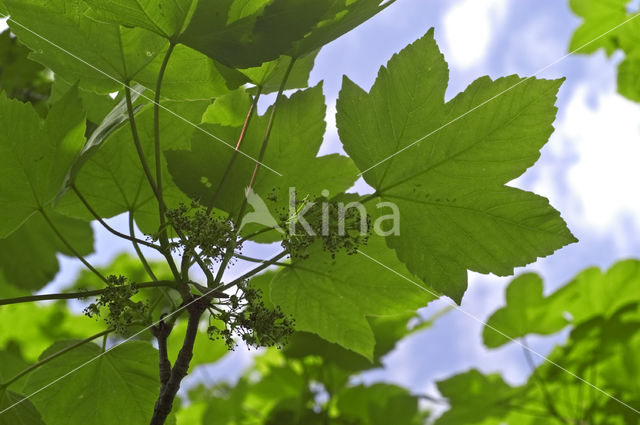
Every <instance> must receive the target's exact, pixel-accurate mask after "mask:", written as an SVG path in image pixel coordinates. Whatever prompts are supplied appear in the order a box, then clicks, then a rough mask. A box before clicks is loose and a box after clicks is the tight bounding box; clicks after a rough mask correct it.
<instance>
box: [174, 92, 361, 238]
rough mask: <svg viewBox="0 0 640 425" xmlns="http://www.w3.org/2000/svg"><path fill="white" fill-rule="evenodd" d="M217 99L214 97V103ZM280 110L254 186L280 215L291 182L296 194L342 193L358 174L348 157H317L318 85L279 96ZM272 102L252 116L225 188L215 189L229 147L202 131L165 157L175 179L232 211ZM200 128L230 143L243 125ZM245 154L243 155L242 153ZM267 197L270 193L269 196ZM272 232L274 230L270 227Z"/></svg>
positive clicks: (321, 111) (206, 201) (320, 131)
mask: <svg viewBox="0 0 640 425" xmlns="http://www.w3.org/2000/svg"><path fill="white" fill-rule="evenodd" d="M214 105H215V103H214ZM277 108H278V114H277V117H276V119H275V121H274V124H273V128H272V131H271V137H270V139H269V147H268V149H267V151H266V155H265V156H264V160H263V161H262V163H264V164H265V165H267V166H268V167H270V168H271V169H272V170H275V171H278V172H280V173H281V174H283V175H282V176H279V175H277V174H276V173H274V172H273V171H271V170H267V169H265V168H264V167H261V169H260V172H259V173H258V174H257V176H256V178H255V181H254V184H253V191H254V192H255V193H256V194H257V195H258V196H260V197H261V198H262V201H263V203H264V205H265V208H268V211H269V212H270V214H271V216H272V217H275V218H277V217H279V215H280V214H281V210H282V208H285V209H286V208H288V206H289V188H290V187H293V188H295V190H296V192H297V196H298V197H299V199H303V198H304V197H305V196H309V197H310V198H312V199H314V198H316V197H319V196H320V195H321V193H322V191H323V190H328V191H330V192H331V193H334V194H335V193H340V192H343V191H345V190H347V189H348V188H349V187H350V186H351V185H352V184H353V182H354V181H355V180H356V176H355V174H356V170H355V168H354V166H353V164H352V162H351V160H350V159H349V158H346V157H344V156H340V155H337V154H333V155H327V156H322V157H316V156H317V154H318V150H319V149H320V145H321V144H322V139H323V135H324V131H325V122H324V117H325V109H326V106H325V104H324V96H323V95H322V86H320V85H318V86H316V87H314V88H311V89H307V90H304V91H300V92H297V93H295V94H293V95H292V96H291V97H290V98H281V99H280V101H279V102H278V106H277ZM271 110H272V108H269V110H267V112H266V114H265V115H263V116H254V117H253V120H252V122H251V125H250V126H249V128H248V130H247V133H246V135H245V138H244V141H243V142H242V146H241V147H240V150H241V151H242V152H243V153H244V155H241V154H238V156H237V158H236V160H235V162H234V163H233V167H231V168H230V172H229V174H228V176H227V178H226V179H225V180H224V185H225V186H224V190H221V191H220V192H219V193H218V196H217V197H215V200H214V195H215V194H216V192H217V188H218V187H219V186H220V184H221V182H223V179H224V175H225V171H226V169H227V164H228V163H229V162H230V161H231V158H232V156H233V155H234V150H233V148H229V146H225V145H224V144H222V143H219V142H217V141H214V140H211V139H210V136H208V135H207V134H204V133H194V137H193V140H192V143H191V150H169V151H167V152H166V153H165V154H166V157H167V161H168V164H169V171H170V172H171V175H172V177H173V180H174V181H175V183H176V185H177V186H178V187H179V188H180V189H181V190H182V191H183V192H184V193H186V194H187V195H189V196H190V197H191V198H192V199H195V200H198V201H199V202H200V203H201V204H203V205H207V206H208V205H212V201H214V202H213V206H214V207H216V208H218V209H220V210H222V211H226V212H228V213H230V214H233V215H234V218H235V214H237V212H238V211H239V209H240V206H241V205H242V203H243V201H244V197H245V193H246V188H247V187H248V186H249V183H250V182H251V178H252V175H253V170H254V168H255V161H253V160H252V159H250V158H258V157H259V156H260V149H261V146H262V143H263V140H264V134H265V130H266V128H267V125H268V122H269V115H270V113H271ZM204 128H205V129H206V130H208V131H209V132H211V133H212V134H216V135H218V136H219V137H221V138H222V139H223V140H225V141H227V142H229V143H236V141H237V140H238V138H239V135H240V133H241V131H242V127H222V126H218V125H205V126H204ZM245 155H247V156H248V157H247V156H245ZM268 198H271V199H273V201H269V200H268ZM272 233H273V232H272Z"/></svg>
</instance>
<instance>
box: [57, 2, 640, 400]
mask: <svg viewBox="0 0 640 425" xmlns="http://www.w3.org/2000/svg"><path fill="white" fill-rule="evenodd" d="M398 22H402V25H397V23H398ZM432 26H433V27H435V28H436V33H435V37H436V40H437V41H438V43H439V45H440V47H441V49H442V50H443V53H444V55H445V57H446V59H447V60H448V62H449V64H450V68H451V82H450V85H449V88H448V91H447V98H450V97H451V96H452V95H454V94H456V93H458V92H459V91H460V90H462V89H463V88H464V87H466V86H467V85H468V84H469V83H470V82H471V81H473V80H474V79H475V78H477V77H478V76H480V75H484V74H489V75H491V76H492V77H498V76H501V75H508V74H511V73H518V74H520V75H531V74H533V73H534V72H535V71H537V70H538V69H540V68H542V67H544V66H546V65H548V64H549V63H551V62H553V61H554V60H556V59H557V58H559V57H561V56H562V55H563V54H564V53H565V52H566V49H567V46H568V40H569V37H570V34H571V32H572V31H573V30H574V28H575V27H576V26H577V19H576V18H575V17H573V16H572V15H571V13H570V12H569V10H568V5H567V4H566V3H565V2H558V1H557V0H543V1H535V2H534V1H529V0H527V1H521V2H517V3H516V2H508V1H506V0H459V1H455V2H451V1H444V0H439V1H430V2H429V5H428V6H425V2H424V1H423V0H402V1H399V2H398V3H397V4H395V5H394V6H393V7H391V8H389V9H388V10H387V11H386V12H385V13H383V14H382V15H380V16H378V17H376V18H374V19H373V20H372V21H371V22H369V23H367V24H365V25H364V26H363V27H361V28H359V29H357V30H356V31H354V32H353V33H351V34H349V35H347V36H346V37H345V38H343V39H341V40H339V41H337V42H335V43H333V44H332V45H330V46H328V47H327V48H325V49H324V50H323V52H322V53H321V54H320V56H319V58H318V60H317V62H316V68H315V69H314V72H313V74H312V84H313V83H314V80H315V81H317V80H321V79H323V80H325V84H324V91H325V95H326V96H327V100H328V102H329V105H330V107H329V117H328V121H329V135H328V137H327V140H326V143H325V146H324V148H323V153H324V152H328V151H332V150H333V149H335V140H336V139H335V136H333V137H332V135H331V133H332V130H333V132H334V135H335V127H333V129H332V124H333V123H332V113H331V112H332V108H331V104H332V102H334V101H335V98H336V96H337V90H338V89H339V87H340V84H341V79H340V77H341V74H343V73H345V74H347V75H348V76H349V77H350V78H351V79H352V80H354V81H355V82H356V83H358V84H359V85H361V86H362V87H364V88H367V89H368V87H369V85H370V84H371V83H372V82H373V79H374V78H375V74H376V73H377V69H378V66H379V65H381V64H383V63H385V62H386V61H387V60H388V58H389V57H390V56H391V54H392V53H394V52H397V51H398V50H400V49H401V48H402V47H404V46H405V45H406V44H408V43H410V42H412V41H414V40H415V39H416V38H418V37H420V36H421V35H422V34H423V33H424V31H425V29H427V28H429V27H432ZM616 60H619V59H617V58H615V57H614V58H613V59H606V58H605V57H604V55H602V54H598V55H595V56H593V57H577V58H570V59H568V60H566V61H565V62H563V63H561V64H559V65H558V66H556V67H553V68H551V69H549V70H548V71H547V72H545V73H544V74H543V75H542V76H543V77H547V78H557V77H560V76H566V77H567V82H566V83H565V85H564V86H563V88H562V89H561V91H560V98H559V102H558V106H559V109H560V113H559V115H558V120H557V121H556V133H555V134H554V135H553V136H552V139H551V141H550V143H549V144H548V145H547V147H545V148H544V149H543V151H542V158H541V160H540V161H539V162H538V164H537V165H536V167H534V169H533V170H531V171H530V172H529V173H528V174H527V175H526V177H525V178H523V179H521V180H519V181H518V182H516V183H515V184H516V185H517V186H518V187H522V188H525V189H529V190H533V191H535V192H537V193H541V194H543V195H545V196H547V197H549V198H550V199H551V201H552V204H553V205H554V206H555V207H556V208H558V209H559V210H560V211H562V212H563V216H564V218H565V219H566V220H567V221H568V222H569V223H571V228H572V230H573V231H574V233H575V234H576V236H577V237H578V238H579V239H581V241H582V243H581V244H578V245H573V246H571V247H569V248H566V249H565V250H563V251H561V252H560V253H558V254H556V255H555V256H554V257H551V258H549V259H546V260H542V261H540V262H538V263H537V264H536V265H535V266H534V268H535V269H538V270H541V271H542V272H543V274H544V276H545V278H546V279H545V280H546V282H548V283H549V284H550V285H551V286H554V285H558V284H561V283H564V282H565V281H566V280H567V278H569V277H571V276H572V275H573V274H575V272H577V271H578V270H580V269H582V268H584V267H586V266H589V265H593V264H597V265H602V266H607V265H609V264H611V263H612V262H613V261H614V260H615V259H618V258H621V257H624V256H632V255H633V254H636V255H637V254H638V253H639V252H640V241H639V240H638V239H634V238H633V234H634V233H635V234H637V232H634V230H638V229H639V228H640V223H639V222H638V221H636V219H637V217H640V214H638V213H639V212H640V201H639V200H638V199H640V198H638V197H634V196H629V194H632V193H634V191H635V190H636V188H635V187H634V185H633V183H634V182H637V181H640V176H638V175H637V174H634V173H638V171H634V170H637V167H634V165H635V161H634V159H635V158H638V156H639V155H638V154H640V144H639V143H638V135H639V134H640V128H638V126H637V124H635V123H637V122H638V121H637V117H638V116H640V114H639V112H640V109H639V108H638V107H637V106H636V105H634V104H632V103H630V102H628V101H626V100H623V99H622V98H621V97H620V96H618V95H616V94H615V66H614V63H615V62H616ZM612 129H613V131H614V132H613V133H612ZM603 140H606V141H607V143H606V144H603ZM594 170H598V171H597V172H594ZM634 216H635V217H636V218H634ZM100 234H101V232H99V233H98V243H97V251H98V252H105V251H103V248H107V249H106V252H113V253H115V252H116V251H118V249H119V248H118V247H117V246H106V245H105V241H106V240H109V242H111V241H112V239H110V238H109V239H106V238H101V237H100ZM108 260H109V258H107V256H106V255H105V256H104V257H101V258H97V259H95V261H96V262H98V263H105V264H106V263H107V262H108ZM74 269H75V265H72V263H70V262H68V261H65V262H64V263H63V272H62V273H61V275H60V276H59V279H58V281H59V282H64V281H68V280H69V276H70V275H72V274H73V270H74ZM472 279H473V280H475V282H474V284H473V285H471V290H470V292H469V293H468V295H467V298H466V300H465V303H464V305H463V307H464V308H466V309H469V310H471V311H472V312H473V313H474V314H477V315H479V316H480V317H486V315H487V314H488V313H489V312H491V311H493V310H495V309H496V308H497V307H498V306H499V305H501V304H502V302H503V301H502V299H503V287H504V285H505V284H506V283H507V282H508V281H509V279H506V278H505V279H497V278H490V277H484V276H483V277H472ZM452 335H455V337H453V338H452V337H451V336H452ZM444 336H448V338H444V339H443V337H444ZM436 340H438V341H439V343H438V347H437V349H434V348H428V347H433V344H432V342H433V341H436ZM536 345H539V346H540V347H542V348H543V349H544V347H545V346H548V344H546V343H545V342H544V341H535V340H534V347H535V346H536ZM425 350H428V353H426V354H428V355H429V356H430V358H432V359H433V360H434V361H432V362H430V364H425V363H423V362H419V361H418V360H419V358H423V357H424V356H425ZM418 353H419V355H418ZM242 356H243V355H242V354H240V356H236V357H242ZM520 359H521V356H520V353H519V352H514V350H513V348H505V349H502V350H498V351H496V352H491V353H487V352H485V351H484V350H483V349H481V343H480V331H479V325H477V324H473V323H472V322H470V321H469V319H468V318H466V317H463V316H462V315H450V317H447V318H445V319H444V320H442V321H441V322H439V323H438V324H437V326H436V329H435V331H431V332H430V333H428V334H425V335H419V336H417V337H415V338H413V339H411V340H409V341H407V342H405V343H403V344H402V345H401V347H400V348H399V349H398V350H397V351H396V352H395V353H393V354H392V355H391V356H390V357H389V358H388V359H387V366H388V371H386V372H384V373H383V374H380V373H374V374H372V375H371V376H370V378H369V379H377V378H385V379H391V380H394V381H397V382H399V383H401V384H404V385H408V386H409V387H411V388H413V389H416V390H423V389H424V388H426V387H429V386H430V384H429V383H430V380H431V379H432V378H434V376H435V375H434V374H435V373H436V372H437V374H438V377H442V376H446V375H449V374H451V373H453V372H459V371H461V370H463V369H465V368H467V367H469V366H471V365H478V366H480V367H481V368H483V369H484V370H500V369H501V370H502V371H503V372H506V373H507V377H508V378H511V379H518V378H519V377H521V376H522V373H523V371H524V365H523V364H522V362H521V360H520ZM220 366H221V368H220V369H222V368H226V367H227V366H228V362H225V364H222V365H220Z"/></svg>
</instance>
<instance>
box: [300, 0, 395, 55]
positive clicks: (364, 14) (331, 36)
mask: <svg viewBox="0 0 640 425" xmlns="http://www.w3.org/2000/svg"><path fill="white" fill-rule="evenodd" d="M394 2H395V0H390V1H383V0H338V1H333V2H331V6H330V8H329V9H328V10H327V11H326V13H325V14H324V16H323V17H322V19H321V20H320V22H318V24H317V25H316V26H315V27H314V28H313V29H312V30H311V31H309V33H307V34H305V36H304V38H303V39H301V40H298V41H296V42H295V43H294V44H293V48H292V50H291V52H290V53H289V54H290V55H292V56H295V57H301V56H304V55H306V54H308V53H309V52H312V51H314V50H316V49H319V48H320V47H322V46H324V45H326V44H329V43H330V42H332V41H333V40H335V39H337V38H339V37H340V36H342V35H343V34H345V33H347V32H349V31H351V30H352V29H354V28H355V27H357V26H358V25H360V24H362V23H363V22H365V21H367V20H369V19H370V18H372V17H373V16H375V15H377V14H378V13H380V12H382V11H383V10H384V9H386V8H387V7H388V6H391V5H392V4H393V3H394Z"/></svg>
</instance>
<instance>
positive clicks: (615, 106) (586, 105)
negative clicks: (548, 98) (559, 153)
mask: <svg viewBox="0 0 640 425" xmlns="http://www.w3.org/2000/svg"><path fill="white" fill-rule="evenodd" d="M589 87H591V86H587V85H586V84H585V85H582V86H579V87H578V88H577V89H576V90H575V91H574V93H573V95H572V97H571V99H570V100H569V102H568V104H567V106H566V109H565V111H566V113H565V114H564V118H563V120H562V122H561V125H560V129H561V132H562V135H563V136H564V137H565V138H566V139H567V140H568V141H569V143H570V144H571V147H572V148H573V151H574V152H575V153H576V154H577V157H578V159H577V161H575V162H574V163H573V164H572V165H571V166H570V168H569V170H568V172H567V179H568V184H569V194H570V196H572V197H576V198H578V199H579V201H580V204H581V207H582V211H581V214H580V219H581V220H582V221H583V224H584V225H586V226H590V227H591V228H593V229H594V230H597V231H601V232H612V231H617V230H620V226H625V224H624V223H623V222H622V219H623V218H625V217H635V220H640V219H639V217H640V196H638V194H639V193H640V188H639V183H640V167H639V166H638V162H639V161H640V125H639V124H638V122H639V121H638V117H640V106H638V105H637V104H635V103H632V102H630V101H627V100H625V99H624V98H622V97H621V96H619V95H617V94H616V93H614V92H613V91H612V90H608V91H606V92H602V93H594V89H590V88H589ZM636 224H638V225H640V221H636Z"/></svg>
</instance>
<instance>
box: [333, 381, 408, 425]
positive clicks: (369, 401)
mask: <svg viewBox="0 0 640 425" xmlns="http://www.w3.org/2000/svg"><path fill="white" fill-rule="evenodd" d="M337 398H338V403H337V404H338V406H337V407H338V409H339V411H340V416H341V417H342V418H344V419H345V420H346V421H349V420H350V421H353V423H362V424H368V425H385V424H396V425H415V424H417V423H418V422H417V421H416V419H417V414H418V399H417V397H414V396H412V395H411V394H410V393H409V391H408V390H407V389H405V388H402V387H398V386H396V385H391V384H384V383H377V384H373V385H370V386H365V385H358V386H354V387H350V388H346V389H345V390H343V391H341V392H340V393H339V394H338V397H337Z"/></svg>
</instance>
